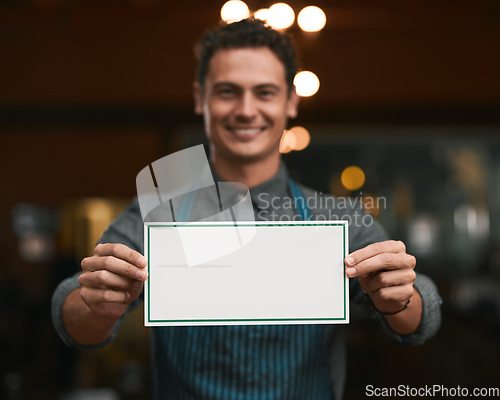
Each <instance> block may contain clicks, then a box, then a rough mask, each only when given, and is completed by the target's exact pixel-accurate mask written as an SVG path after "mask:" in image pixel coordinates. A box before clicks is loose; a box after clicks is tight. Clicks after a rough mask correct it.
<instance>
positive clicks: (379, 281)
mask: <svg viewBox="0 0 500 400" xmlns="http://www.w3.org/2000/svg"><path fill="white" fill-rule="evenodd" d="M415 278H416V275H415V271H413V270H412V269H397V270H391V271H380V272H378V273H376V274H374V275H373V276H372V277H371V278H369V279H366V280H365V279H363V278H359V280H360V284H361V287H362V288H363V289H364V291H365V292H367V293H368V294H369V295H373V294H374V293H376V292H377V291H378V290H380V289H382V288H387V287H391V286H400V285H407V284H411V285H413V283H414V282H415Z"/></svg>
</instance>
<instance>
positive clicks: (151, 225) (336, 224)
mask: <svg viewBox="0 0 500 400" xmlns="http://www.w3.org/2000/svg"><path fill="white" fill-rule="evenodd" d="M346 225H347V224H339V223H325V224H297V223H277V224H235V223H233V224H217V225H211V224H204V225H195V224H186V225H184V224H181V225H179V224H176V223H172V224H171V225H163V224H158V225H153V224H148V266H147V268H148V299H147V302H148V322H150V323H161V322H245V321H247V322H258V321H261V322H270V321H276V322H282V321H290V322H292V321H345V320H346V319H347V301H346V279H345V278H344V296H343V297H344V317H343V318H268V319H264V318H262V319H248V318H246V319H173V320H152V319H151V303H150V290H151V286H150V279H151V269H150V264H151V262H150V261H151V249H150V246H149V244H150V230H151V229H150V228H151V227H153V228H178V227H183V228H186V227H197V228H200V227H212V228H213V227H235V226H238V227H241V226H253V227H259V226H273V227H276V226H342V227H343V229H342V235H343V237H344V259H345V258H346V256H347V254H346V253H345V250H346Z"/></svg>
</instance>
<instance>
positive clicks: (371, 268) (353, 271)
mask: <svg viewBox="0 0 500 400" xmlns="http://www.w3.org/2000/svg"><path fill="white" fill-rule="evenodd" d="M414 267H415V257H413V256H411V255H409V254H406V253H382V254H377V255H375V256H373V257H371V258H368V259H366V260H363V261H361V262H359V263H358V264H355V266H353V267H348V268H347V269H346V274H347V276H348V277H349V278H353V277H355V276H364V275H367V274H370V273H373V272H378V271H381V270H393V269H406V268H414Z"/></svg>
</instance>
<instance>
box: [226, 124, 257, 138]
mask: <svg viewBox="0 0 500 400" xmlns="http://www.w3.org/2000/svg"><path fill="white" fill-rule="evenodd" d="M265 129H266V128H265V127H261V128H234V127H228V130H229V131H230V132H231V133H232V134H233V135H236V136H238V137H240V138H244V139H250V138H252V137H254V136H256V135H258V134H259V133H261V132H263V131H264V130H265Z"/></svg>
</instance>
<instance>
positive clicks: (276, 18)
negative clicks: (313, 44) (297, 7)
mask: <svg viewBox="0 0 500 400" xmlns="http://www.w3.org/2000/svg"><path fill="white" fill-rule="evenodd" d="M294 20H295V13H294V12H293V8H292V7H290V6H289V5H288V4H286V3H276V4H273V5H272V6H271V7H269V17H268V19H267V22H268V23H269V25H270V26H271V27H273V28H274V29H287V28H290V27H291V26H292V24H293V21H294Z"/></svg>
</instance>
